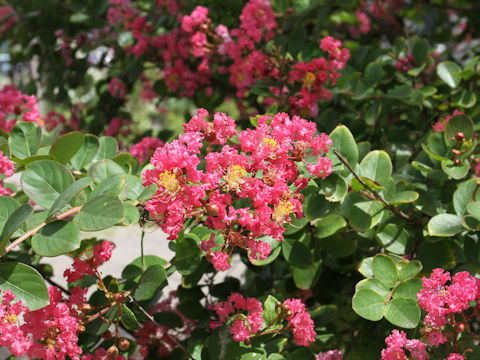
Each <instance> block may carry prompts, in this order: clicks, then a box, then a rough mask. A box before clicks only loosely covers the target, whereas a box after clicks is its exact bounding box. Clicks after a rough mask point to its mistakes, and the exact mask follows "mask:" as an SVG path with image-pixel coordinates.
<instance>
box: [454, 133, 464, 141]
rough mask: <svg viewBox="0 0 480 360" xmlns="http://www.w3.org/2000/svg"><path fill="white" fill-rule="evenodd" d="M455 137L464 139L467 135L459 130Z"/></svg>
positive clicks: (460, 139)
mask: <svg viewBox="0 0 480 360" xmlns="http://www.w3.org/2000/svg"><path fill="white" fill-rule="evenodd" d="M455 138H456V139H457V140H458V141H463V140H464V139H465V135H464V134H463V132H461V131H459V132H457V134H456V135H455Z"/></svg>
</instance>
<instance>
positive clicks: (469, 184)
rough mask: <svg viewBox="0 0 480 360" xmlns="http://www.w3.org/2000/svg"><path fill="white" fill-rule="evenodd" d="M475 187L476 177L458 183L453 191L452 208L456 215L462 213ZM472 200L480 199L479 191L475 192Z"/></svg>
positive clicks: (470, 199)
mask: <svg viewBox="0 0 480 360" xmlns="http://www.w3.org/2000/svg"><path fill="white" fill-rule="evenodd" d="M476 188H477V179H470V180H467V181H464V182H462V183H460V184H459V185H458V188H457V190H455V192H454V193H453V208H454V209H455V212H456V213H457V215H463V214H464V213H465V210H466V208H467V205H468V203H470V202H471V201H472V198H473V197H474V193H475V189H476ZM474 200H477V201H478V200H480V191H477V192H476V196H475V199H474Z"/></svg>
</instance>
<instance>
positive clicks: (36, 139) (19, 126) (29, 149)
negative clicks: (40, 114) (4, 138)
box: [8, 122, 42, 159]
mask: <svg viewBox="0 0 480 360" xmlns="http://www.w3.org/2000/svg"><path fill="white" fill-rule="evenodd" d="M41 141H42V130H41V129H40V127H39V126H38V125H37V124H35V123H33V122H17V123H16V124H15V126H14V127H13V129H12V131H11V132H10V137H9V138H8V145H9V148H10V152H11V154H12V155H13V156H16V157H18V158H20V159H25V158H28V157H30V156H33V155H35V154H36V153H37V150H38V147H39V146H40V143H41Z"/></svg>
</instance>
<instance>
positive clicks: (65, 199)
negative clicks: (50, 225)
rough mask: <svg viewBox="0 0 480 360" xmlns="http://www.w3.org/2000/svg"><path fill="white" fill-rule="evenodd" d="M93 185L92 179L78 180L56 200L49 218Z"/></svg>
mask: <svg viewBox="0 0 480 360" xmlns="http://www.w3.org/2000/svg"><path fill="white" fill-rule="evenodd" d="M90 185H93V182H92V179H91V178H90V177H88V176H86V177H83V178H81V179H78V180H77V181H75V182H74V183H73V184H71V185H70V186H69V187H68V188H66V189H65V191H64V192H62V193H61V194H60V196H59V197H58V198H57V200H55V202H54V203H53V205H52V207H51V208H50V211H49V212H48V215H47V217H49V216H52V215H53V214H55V213H56V212H57V211H60V210H62V209H63V208H64V207H65V206H67V205H68V204H69V203H70V201H72V200H73V198H74V197H75V195H77V194H78V193H79V192H80V191H82V190H83V189H85V188H86V187H88V186H90Z"/></svg>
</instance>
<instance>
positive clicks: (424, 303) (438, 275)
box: [417, 269, 480, 346]
mask: <svg viewBox="0 0 480 360" xmlns="http://www.w3.org/2000/svg"><path fill="white" fill-rule="evenodd" d="M450 280H451V284H450V285H446V283H447V282H448V281H450ZM417 297H418V303H419V305H420V306H421V307H422V308H423V309H425V311H426V312H427V314H426V316H425V320H424V322H425V326H426V327H427V330H428V331H427V333H428V343H429V344H430V345H433V346H439V345H440V344H442V343H444V342H446V341H447V338H446V337H445V336H444V335H443V334H442V327H443V326H444V325H445V324H447V323H450V324H451V325H453V326H454V325H455V324H452V323H451V322H452V321H455V320H452V315H453V314H455V313H462V312H463V311H464V310H467V309H468V308H469V307H470V302H472V301H474V300H477V299H480V280H479V279H476V278H474V277H472V276H470V274H469V273H468V272H466V271H462V272H459V273H456V274H455V275H454V276H453V278H451V277H450V274H449V273H448V272H447V271H444V270H443V269H435V270H433V272H432V275H431V276H430V278H429V279H428V278H425V277H424V278H423V288H422V289H421V290H420V292H419V293H418V294H417Z"/></svg>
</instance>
